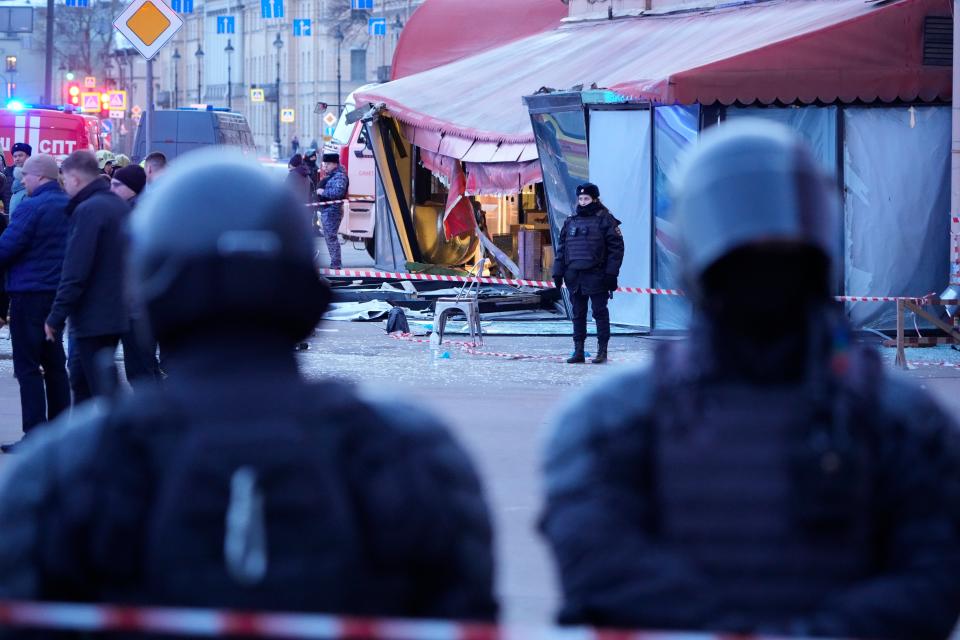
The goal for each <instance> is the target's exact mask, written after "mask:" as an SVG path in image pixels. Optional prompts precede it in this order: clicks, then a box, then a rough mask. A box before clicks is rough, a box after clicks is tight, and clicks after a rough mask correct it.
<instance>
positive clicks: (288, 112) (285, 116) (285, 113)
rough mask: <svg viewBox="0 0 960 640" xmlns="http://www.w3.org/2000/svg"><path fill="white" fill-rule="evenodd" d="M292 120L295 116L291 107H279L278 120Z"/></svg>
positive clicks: (288, 121)
mask: <svg viewBox="0 0 960 640" xmlns="http://www.w3.org/2000/svg"><path fill="white" fill-rule="evenodd" d="M294 120H295V118H294V111H293V109H280V122H287V123H290V122H293V121H294Z"/></svg>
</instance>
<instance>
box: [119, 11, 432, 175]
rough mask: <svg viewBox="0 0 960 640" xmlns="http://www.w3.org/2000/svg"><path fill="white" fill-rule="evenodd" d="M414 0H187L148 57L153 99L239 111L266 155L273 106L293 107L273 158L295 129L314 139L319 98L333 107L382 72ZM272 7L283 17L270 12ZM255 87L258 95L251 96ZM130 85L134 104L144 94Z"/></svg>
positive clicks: (305, 142)
mask: <svg viewBox="0 0 960 640" xmlns="http://www.w3.org/2000/svg"><path fill="white" fill-rule="evenodd" d="M422 1H423V0H373V2H370V0H353V3H354V4H355V5H360V6H367V7H371V8H368V9H361V10H354V9H352V8H351V0H279V1H278V0H262V1H261V2H259V3H253V2H246V3H242V2H240V0H194V3H193V5H192V8H193V11H192V12H190V13H181V14H180V15H181V16H182V17H183V18H184V21H185V24H184V26H183V28H182V29H181V30H180V31H179V32H178V33H177V35H176V36H175V37H174V39H173V40H172V41H171V42H170V43H169V44H168V45H167V46H165V47H164V48H163V50H162V51H161V52H160V53H159V54H158V56H157V58H156V61H155V63H154V78H155V83H156V102H157V106H158V108H172V107H177V106H189V105H191V104H209V105H213V106H215V107H226V106H230V107H231V108H233V109H234V110H236V111H238V112H240V113H242V114H244V115H245V116H246V118H247V120H248V122H249V123H250V128H251V130H252V132H253V135H254V139H255V141H256V144H257V148H258V152H259V153H260V154H261V155H264V156H266V155H271V154H273V155H276V152H275V150H274V143H275V140H276V139H277V137H278V131H277V109H278V107H279V108H280V109H283V110H285V111H286V110H293V118H294V121H293V122H292V123H281V124H280V126H279V140H280V154H279V155H280V157H288V156H289V155H290V153H291V151H292V149H291V141H292V140H293V139H294V137H296V138H298V139H299V141H300V146H301V148H306V147H309V146H311V145H312V144H314V143H315V144H317V145H318V146H319V145H322V143H323V138H324V123H323V116H324V115H325V112H324V111H322V110H318V109H317V108H316V106H317V104H318V103H326V104H328V105H329V107H328V109H327V111H330V112H332V113H333V114H334V115H339V107H338V105H339V104H340V103H343V102H345V100H346V98H347V96H348V95H349V94H350V92H352V91H353V90H354V89H356V88H357V87H359V86H361V85H364V84H367V83H370V82H377V81H384V80H387V79H388V78H389V68H390V62H391V60H392V58H393V52H394V49H395V48H396V44H397V40H398V38H399V35H400V31H401V29H402V28H403V25H405V24H406V22H407V21H408V20H409V17H410V15H411V14H412V13H413V11H414V10H415V9H416V7H417V6H419V5H420V4H421V3H422ZM181 2H182V3H183V4H181V5H180V6H181V7H183V6H184V4H188V3H189V0H181ZM173 6H174V8H176V7H177V4H176V3H174V4H173ZM278 6H282V13H281V17H272V16H273V15H274V14H275V13H276V8H277V7H278ZM264 15H270V16H271V17H264ZM371 19H372V20H374V21H376V22H375V23H371ZM278 43H279V46H278ZM137 66H138V67H144V66H145V65H143V64H142V62H141V63H139V64H138V65H137ZM143 75H144V74H143V73H142V72H140V73H138V72H137V70H135V72H134V78H135V79H136V77H137V76H139V77H141V78H142V77H143ZM278 78H279V101H278V100H277V99H276V95H277V86H278ZM140 84H142V82H141V83H140ZM228 87H229V91H230V94H229V98H228V93H227V92H228ZM254 87H256V88H261V89H263V90H264V95H265V98H266V101H264V102H260V103H255V102H252V101H251V96H250V90H251V89H252V88H254ZM134 94H135V95H134V96H133V100H132V102H133V103H134V104H136V103H137V102H136V101H137V99H141V100H142V98H140V96H139V95H137V94H139V91H134ZM140 104H145V101H143V102H141V103H140Z"/></svg>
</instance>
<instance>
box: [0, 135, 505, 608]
mask: <svg viewBox="0 0 960 640" xmlns="http://www.w3.org/2000/svg"><path fill="white" fill-rule="evenodd" d="M301 206H302V205H300V204H299V203H297V202H296V201H295V200H294V199H293V197H292V196H291V195H290V193H289V192H288V190H287V189H286V187H284V185H282V184H278V183H277V182H276V181H275V180H272V179H271V178H270V177H269V176H266V175H264V174H263V171H262V169H261V168H260V167H259V166H257V165H256V164H253V163H249V162H248V161H245V160H243V159H241V158H240V157H239V156H237V157H232V158H225V157H224V153H223V152H222V151H205V152H198V153H196V154H191V156H190V157H187V158H184V159H182V160H179V161H178V162H177V164H175V165H174V166H173V167H172V168H171V170H170V173H169V175H168V176H167V177H166V178H165V179H164V181H163V182H162V183H160V184H159V185H157V187H156V189H152V190H151V191H150V193H148V194H147V195H146V196H145V198H144V200H143V202H141V203H140V206H139V208H138V210H137V212H136V215H135V216H134V218H133V221H132V237H133V244H132V249H131V259H132V268H131V275H132V281H133V284H134V295H135V298H136V299H137V302H138V303H139V304H140V305H142V306H143V308H145V309H146V311H147V313H148V316H149V318H150V323H151V325H152V326H153V327H155V329H156V331H157V334H158V337H159V338H160V339H161V340H163V341H164V343H165V344H166V345H168V346H169V348H170V350H171V352H172V353H173V356H172V357H171V367H173V368H174V371H173V373H172V375H171V377H170V379H169V381H168V382H167V383H166V384H165V385H164V386H163V387H162V388H161V387H157V388H154V389H145V390H142V391H138V392H137V393H134V394H124V395H122V396H119V397H118V398H117V400H116V405H115V406H113V407H108V406H107V403H97V404H90V405H89V407H88V410H87V411H86V412H74V414H73V416H71V418H70V419H69V421H64V422H61V423H59V424H56V425H54V426H52V427H51V428H50V430H49V433H43V432H41V433H38V434H37V436H38V437H37V438H35V439H32V440H35V442H34V443H31V442H28V443H27V446H25V447H24V450H23V451H22V455H21V456H19V457H18V458H17V459H15V460H14V461H13V462H12V463H10V464H7V465H4V467H3V469H2V474H0V540H3V544H2V545H0V599H25V600H46V599H53V600H61V601H63V600H67V601H70V600H80V601H86V602H89V601H94V602H97V601H111V600H114V599H117V600H121V601H123V602H126V603H142V604H154V605H163V604H168V605H183V606H212V607H227V608H235V609H264V610H284V611H289V610H294V611H315V612H325V613H332V614H344V615H353V616H385V617H386V616H390V617H397V616H403V617H424V618H453V619H461V620H487V621H490V620H492V619H493V618H494V617H495V615H496V610H497V606H496V601H495V599H494V595H493V556H492V553H493V551H492V536H491V529H490V521H489V514H488V511H487V507H486V504H485V500H484V498H483V493H482V489H481V485H480V481H479V479H478V477H477V474H476V471H475V469H474V467H473V464H472V463H471V461H470V459H469V458H468V457H467V455H466V454H465V453H464V451H463V450H462V449H461V448H460V446H459V445H458V444H457V443H456V442H455V441H454V440H453V438H452V437H451V436H450V434H449V432H448V431H447V430H446V429H445V428H444V427H443V426H441V425H440V424H438V423H437V421H436V420H435V419H433V418H432V417H430V416H428V415H425V414H424V413H423V412H422V411H420V410H419V409H416V408H413V407H411V406H408V405H406V404H404V403H402V402H395V401H386V400H383V401H379V400H372V399H367V398H365V397H364V396H363V395H361V394H359V393H358V392H357V391H356V390H354V389H352V388H351V387H349V386H347V385H345V384H343V383H337V382H333V381H328V382H319V383H318V382H307V381H306V380H305V379H304V378H303V377H302V376H301V374H300V373H299V371H298V367H297V363H296V360H295V355H294V353H293V345H294V344H295V343H296V342H297V341H299V340H302V339H303V337H304V336H306V335H307V334H308V333H309V332H310V330H311V329H312V328H313V326H314V325H315V324H316V322H318V321H319V320H320V317H321V314H322V313H323V310H324V308H325V307H326V306H327V303H328V302H329V300H330V297H331V296H330V290H329V287H328V286H327V285H326V284H325V283H324V282H323V281H322V280H321V279H320V278H319V277H318V275H317V273H316V268H315V266H314V263H313V254H314V242H313V239H312V238H311V237H310V235H309V234H308V233H307V225H306V222H305V221H304V218H303V215H302V212H301V210H300V207H301ZM201 214H202V218H203V220H204V224H203V225H195V224H194V223H195V221H196V220H197V219H198V216H200V215H201ZM185 228H190V230H191V233H190V234H189V240H188V241H187V242H184V235H183V230H184V229H185ZM398 452H402V455H398Z"/></svg>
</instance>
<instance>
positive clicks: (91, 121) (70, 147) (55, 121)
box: [0, 103, 103, 166]
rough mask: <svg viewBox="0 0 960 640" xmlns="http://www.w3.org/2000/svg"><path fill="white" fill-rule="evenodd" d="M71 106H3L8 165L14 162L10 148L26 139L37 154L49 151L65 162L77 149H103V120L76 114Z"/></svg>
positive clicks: (0, 128)
mask: <svg viewBox="0 0 960 640" xmlns="http://www.w3.org/2000/svg"><path fill="white" fill-rule="evenodd" d="M69 109H70V108H69V107H66V108H64V107H47V106H44V107H35V106H27V105H20V104H18V103H8V104H7V108H6V109H0V147H2V149H3V163H4V166H10V165H11V164H13V156H12V155H11V152H10V149H11V148H12V147H13V145H14V144H15V143H17V142H26V143H27V144H29V145H30V146H31V147H32V148H33V152H34V153H35V154H39V153H46V154H50V155H52V156H53V157H54V158H56V159H57V161H58V162H59V161H61V160H63V159H64V158H66V157H67V156H68V155H70V154H71V153H73V152H74V151H78V150H80V149H89V150H90V151H96V150H97V149H101V148H103V136H102V132H101V129H100V120H99V119H98V118H97V117H95V116H85V115H81V114H79V113H73V112H72V111H70V110H69Z"/></svg>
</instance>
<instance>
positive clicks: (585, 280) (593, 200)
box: [553, 182, 623, 364]
mask: <svg viewBox="0 0 960 640" xmlns="http://www.w3.org/2000/svg"><path fill="white" fill-rule="evenodd" d="M622 262H623V234H621V233H620V221H619V220H617V219H616V218H614V217H613V215H612V214H611V213H610V211H608V210H607V208H606V207H605V206H603V203H601V202H600V189H599V188H598V187H597V185H595V184H591V183H589V182H587V183H585V184H582V185H580V186H579V187H577V213H576V215H573V216H570V217H569V218H567V219H566V220H565V221H564V223H563V229H562V230H561V231H560V239H559V240H558V242H557V257H556V260H555V261H554V263H553V281H554V283H555V284H556V285H557V288H558V289H559V288H560V287H562V286H563V283H564V282H566V283H567V290H568V291H569V292H570V302H571V304H572V305H573V346H574V351H573V355H572V356H570V358H568V359H567V362H568V363H570V364H574V363H579V362H584V361H585V358H584V353H583V344H584V342H586V340H587V300H589V301H590V306H591V307H592V308H593V319H594V321H595V322H596V323H597V356H596V357H595V358H594V359H593V363H594V364H602V363H604V362H606V361H607V343H608V342H610V312H609V311H608V310H607V300H608V298H612V297H613V292H614V291H616V290H617V276H618V275H619V274H620V265H621V263H622Z"/></svg>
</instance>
